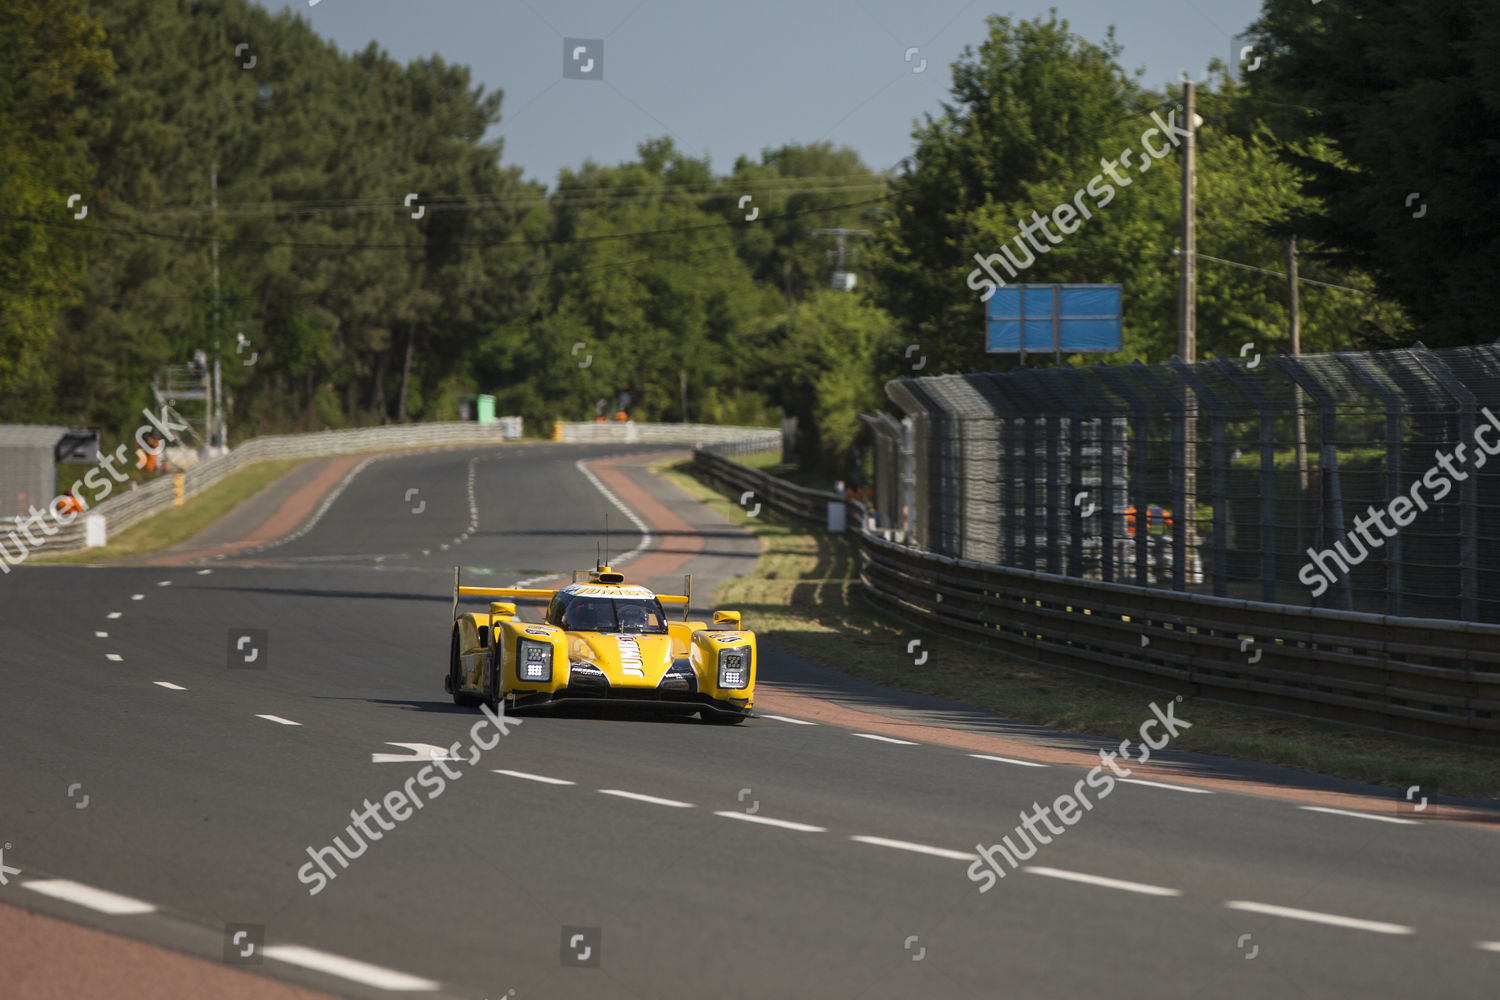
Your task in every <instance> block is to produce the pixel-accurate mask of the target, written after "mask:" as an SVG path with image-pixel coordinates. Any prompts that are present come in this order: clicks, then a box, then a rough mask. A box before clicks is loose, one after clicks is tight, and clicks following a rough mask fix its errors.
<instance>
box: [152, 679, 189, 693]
mask: <svg viewBox="0 0 1500 1000" xmlns="http://www.w3.org/2000/svg"><path fill="white" fill-rule="evenodd" d="M151 683H152V684H155V685H156V686H157V687H164V688H166V689H167V690H168V691H186V690H187V688H185V687H183V686H182V685H181V684H173V683H172V682H171V681H152V682H151Z"/></svg>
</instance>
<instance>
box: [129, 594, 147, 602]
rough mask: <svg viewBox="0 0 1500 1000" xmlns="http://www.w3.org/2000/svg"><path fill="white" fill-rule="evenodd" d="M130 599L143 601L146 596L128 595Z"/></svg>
mask: <svg viewBox="0 0 1500 1000" xmlns="http://www.w3.org/2000/svg"><path fill="white" fill-rule="evenodd" d="M130 599H131V600H132V601H144V600H145V599H146V595H145V594H131V595H130Z"/></svg>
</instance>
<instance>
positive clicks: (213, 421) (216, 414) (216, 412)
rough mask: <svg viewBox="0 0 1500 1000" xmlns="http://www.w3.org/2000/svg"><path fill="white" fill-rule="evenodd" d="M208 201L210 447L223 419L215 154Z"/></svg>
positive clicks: (216, 165) (209, 179) (217, 201)
mask: <svg viewBox="0 0 1500 1000" xmlns="http://www.w3.org/2000/svg"><path fill="white" fill-rule="evenodd" d="M208 203H209V206H210V208H211V209H212V211H213V223H212V224H213V244H212V249H211V250H210V254H211V256H212V257H213V262H214V367H213V398H212V402H210V404H209V407H208V443H209V445H210V446H211V447H213V446H217V445H219V444H222V443H223V442H222V440H221V438H220V436H219V427H220V422H221V421H222V420H223V403H222V402H221V400H220V399H219V160H218V157H217V156H215V157H214V158H213V159H212V160H210V161H209V164H208Z"/></svg>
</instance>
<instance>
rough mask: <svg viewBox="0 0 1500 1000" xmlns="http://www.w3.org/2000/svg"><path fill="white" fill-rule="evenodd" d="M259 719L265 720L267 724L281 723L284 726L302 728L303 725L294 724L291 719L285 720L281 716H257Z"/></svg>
mask: <svg viewBox="0 0 1500 1000" xmlns="http://www.w3.org/2000/svg"><path fill="white" fill-rule="evenodd" d="M256 718H257V719H265V720H266V721H267V722H279V723H281V724H282V725H283V726H300V725H302V723H300V722H293V721H292V720H291V719H283V718H282V717H281V716H279V715H257V716H256Z"/></svg>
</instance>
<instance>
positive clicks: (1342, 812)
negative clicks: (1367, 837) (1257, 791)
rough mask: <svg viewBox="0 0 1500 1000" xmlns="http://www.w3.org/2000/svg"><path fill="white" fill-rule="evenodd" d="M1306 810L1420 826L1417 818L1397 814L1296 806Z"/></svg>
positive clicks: (1329, 807) (1420, 822)
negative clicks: (1407, 817) (1378, 814)
mask: <svg viewBox="0 0 1500 1000" xmlns="http://www.w3.org/2000/svg"><path fill="white" fill-rule="evenodd" d="M1297 808H1298V809H1305V810H1307V811H1308V812H1315V813H1328V814H1329V815H1331V816H1353V817H1354V818H1355V819H1375V820H1379V821H1380V822H1382V823H1402V824H1405V825H1406V826H1421V825H1422V821H1421V820H1419V819H1402V818H1401V817H1399V816H1377V815H1375V814H1374V813H1362V812H1354V811H1353V810H1352V809H1334V808H1332V807H1331V806H1298V807H1297Z"/></svg>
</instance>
